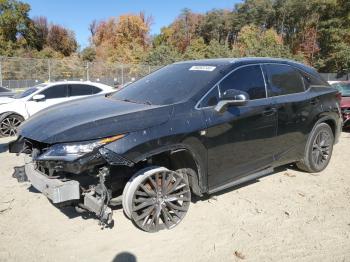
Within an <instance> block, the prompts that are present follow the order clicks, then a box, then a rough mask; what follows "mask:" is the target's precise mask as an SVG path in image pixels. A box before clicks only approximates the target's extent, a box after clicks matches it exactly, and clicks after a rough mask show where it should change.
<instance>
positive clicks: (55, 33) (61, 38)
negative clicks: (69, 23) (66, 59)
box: [47, 25, 78, 56]
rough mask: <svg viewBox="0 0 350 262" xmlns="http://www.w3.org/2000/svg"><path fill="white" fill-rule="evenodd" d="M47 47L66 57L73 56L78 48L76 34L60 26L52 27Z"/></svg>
mask: <svg viewBox="0 0 350 262" xmlns="http://www.w3.org/2000/svg"><path fill="white" fill-rule="evenodd" d="M47 45H48V46H49V47H51V48H52V49H53V50H55V51H57V52H60V53H62V54H63V55H65V56H69V55H71V54H72V53H73V52H75V51H76V50H77V48H78V44H77V42H76V40H75V35H74V32H73V31H71V30H68V29H66V28H64V27H62V26H60V25H51V26H50V28H49V31H48V35H47Z"/></svg>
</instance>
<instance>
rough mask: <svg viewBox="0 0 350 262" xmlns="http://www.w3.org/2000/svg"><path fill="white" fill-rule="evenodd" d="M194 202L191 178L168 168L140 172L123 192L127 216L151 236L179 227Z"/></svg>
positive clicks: (153, 168)
mask: <svg viewBox="0 0 350 262" xmlns="http://www.w3.org/2000/svg"><path fill="white" fill-rule="evenodd" d="M190 202H191V191H190V186H189V183H188V179H187V177H185V175H184V174H180V173H178V172H175V171H171V170H169V169H167V168H165V167H151V168H147V169H143V170H140V171H139V172H137V174H135V176H133V177H132V178H131V179H130V181H129V183H128V184H127V185H126V187H125V189H124V192H123V209H124V212H125V214H126V215H127V216H128V217H129V218H131V219H132V220H133V222H134V224H135V225H136V226H137V227H139V228H140V229H142V230H144V231H147V232H157V231H159V230H163V229H171V228H173V227H175V226H176V225H178V224H179V223H180V222H181V221H182V219H183V218H184V217H185V215H186V213H187V210H188V208H189V205H190Z"/></svg>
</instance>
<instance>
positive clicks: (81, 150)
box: [35, 134, 125, 161]
mask: <svg viewBox="0 0 350 262" xmlns="http://www.w3.org/2000/svg"><path fill="white" fill-rule="evenodd" d="M124 136H125V135H124V134H122V135H117V136H113V137H109V138H104V139H100V140H95V141H85V142H76V143H65V144H55V145H52V146H51V147H49V148H48V149H47V150H45V151H44V152H43V153H42V154H40V155H39V156H37V157H36V158H35V160H39V161H44V160H61V161H75V160H77V159H79V158H81V157H83V156H84V155H86V154H89V153H91V152H93V151H94V150H96V149H98V148H100V147H102V146H104V145H106V144H108V143H111V142H114V141H117V140H119V139H121V138H123V137H124Z"/></svg>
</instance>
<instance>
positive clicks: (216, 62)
mask: <svg viewBox="0 0 350 262" xmlns="http://www.w3.org/2000/svg"><path fill="white" fill-rule="evenodd" d="M254 63H280V64H286V65H292V66H295V67H298V68H299V69H302V70H303V71H305V72H307V73H309V74H311V75H314V76H317V71H316V70H315V69H314V68H312V67H310V66H307V65H305V64H302V63H300V62H297V61H294V60H290V59H284V58H272V57H240V58H214V59H199V60H188V61H180V62H176V63H175V64H190V65H191V64H193V65H208V66H226V67H230V66H234V65H248V64H254ZM317 77H319V76H317Z"/></svg>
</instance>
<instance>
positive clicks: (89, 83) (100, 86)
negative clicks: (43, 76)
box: [38, 81, 114, 90]
mask: <svg viewBox="0 0 350 262" xmlns="http://www.w3.org/2000/svg"><path fill="white" fill-rule="evenodd" d="M43 84H45V86H42V87H40V85H38V87H39V89H41V88H45V87H48V86H53V85H69V84H85V85H93V86H96V87H99V88H101V89H104V90H114V89H113V87H112V86H109V85H105V84H102V83H99V82H91V81H57V82H48V83H43Z"/></svg>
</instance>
